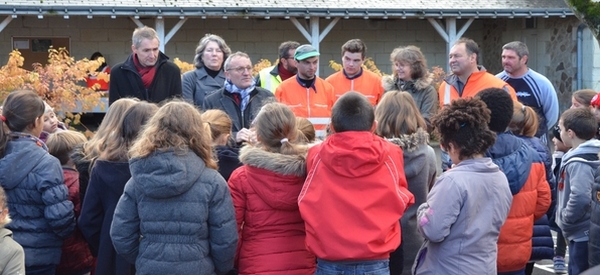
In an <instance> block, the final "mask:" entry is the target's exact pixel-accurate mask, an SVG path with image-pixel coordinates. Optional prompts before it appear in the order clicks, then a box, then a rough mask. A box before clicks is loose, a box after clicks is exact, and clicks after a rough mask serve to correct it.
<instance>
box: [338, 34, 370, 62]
mask: <svg viewBox="0 0 600 275" xmlns="http://www.w3.org/2000/svg"><path fill="white" fill-rule="evenodd" d="M345 52H349V53H360V56H361V57H362V58H365V55H366V54H367V45H365V42H363V41H362V40H360V39H350V40H348V41H347V42H346V43H344V45H342V56H343V55H344V53H345Z"/></svg>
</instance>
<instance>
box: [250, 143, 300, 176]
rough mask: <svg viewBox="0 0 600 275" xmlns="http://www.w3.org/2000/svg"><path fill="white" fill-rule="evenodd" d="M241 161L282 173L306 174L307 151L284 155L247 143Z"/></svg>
mask: <svg viewBox="0 0 600 275" xmlns="http://www.w3.org/2000/svg"><path fill="white" fill-rule="evenodd" d="M303 148H304V149H307V148H306V147H303ZM240 161H241V162H242V163H243V164H245V165H248V166H252V167H256V168H261V169H265V170H269V171H273V172H275V173H277V174H281V175H294V176H299V177H304V176H306V151H303V153H301V154H297V155H284V154H280V153H273V152H268V151H266V150H264V149H261V148H258V147H254V146H250V145H247V146H244V147H242V149H241V150H240Z"/></svg>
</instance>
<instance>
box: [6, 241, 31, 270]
mask: <svg viewBox="0 0 600 275" xmlns="http://www.w3.org/2000/svg"><path fill="white" fill-rule="evenodd" d="M14 244H15V245H14V246H11V248H14V249H11V250H10V251H6V247H4V248H3V250H2V252H3V253H5V252H9V253H6V254H4V255H2V257H0V258H2V260H8V261H7V262H6V265H5V266H3V267H1V266H0V275H15V274H18V275H25V252H24V251H23V248H22V247H21V246H20V245H18V244H17V243H16V242H14ZM4 245H6V241H5V242H4ZM7 247H8V246H7ZM7 254H8V255H7Z"/></svg>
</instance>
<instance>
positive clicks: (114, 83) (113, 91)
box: [108, 69, 122, 106]
mask: <svg viewBox="0 0 600 275" xmlns="http://www.w3.org/2000/svg"><path fill="white" fill-rule="evenodd" d="M120 74H121V70H119V69H117V70H115V71H113V73H111V74H110V77H109V79H110V81H109V82H108V84H109V86H108V105H109V106H110V105H111V104H113V102H115V101H117V100H118V99H119V98H121V97H122V95H121V89H120V87H119V83H120V82H121V81H119V79H117V77H118V75H120Z"/></svg>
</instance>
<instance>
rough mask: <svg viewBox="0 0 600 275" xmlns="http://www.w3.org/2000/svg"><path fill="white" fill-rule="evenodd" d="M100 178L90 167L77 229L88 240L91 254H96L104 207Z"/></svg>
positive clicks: (98, 246)
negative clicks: (89, 175) (90, 170)
mask: <svg viewBox="0 0 600 275" xmlns="http://www.w3.org/2000/svg"><path fill="white" fill-rule="evenodd" d="M99 181H100V179H99V177H98V175H97V173H96V172H95V171H94V169H92V175H91V177H90V182H89V185H88V191H87V193H86V196H85V198H84V199H83V205H82V206H81V216H79V230H81V233H82V234H83V237H84V238H85V240H86V241H87V242H88V244H89V246H90V249H91V251H92V254H94V256H98V249H99V248H100V232H101V228H102V222H103V221H104V208H103V207H102V199H101V188H99V185H100V182H99Z"/></svg>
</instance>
